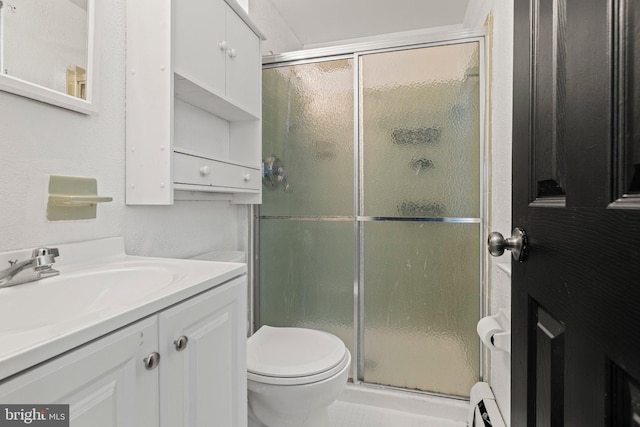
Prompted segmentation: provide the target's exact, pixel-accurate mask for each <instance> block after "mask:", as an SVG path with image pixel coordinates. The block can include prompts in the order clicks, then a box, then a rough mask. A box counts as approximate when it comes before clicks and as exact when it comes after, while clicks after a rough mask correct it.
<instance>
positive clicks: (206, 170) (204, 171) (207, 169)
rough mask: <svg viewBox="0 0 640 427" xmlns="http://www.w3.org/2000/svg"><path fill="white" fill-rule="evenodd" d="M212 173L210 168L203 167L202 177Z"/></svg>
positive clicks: (201, 169)
mask: <svg viewBox="0 0 640 427" xmlns="http://www.w3.org/2000/svg"><path fill="white" fill-rule="evenodd" d="M210 173H211V168H210V167H209V166H202V167H201V168H200V175H202V176H207V175H209V174H210Z"/></svg>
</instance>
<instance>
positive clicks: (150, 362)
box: [142, 351, 160, 371]
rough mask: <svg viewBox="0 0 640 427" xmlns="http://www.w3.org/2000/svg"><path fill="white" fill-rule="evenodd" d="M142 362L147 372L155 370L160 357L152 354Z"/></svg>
mask: <svg viewBox="0 0 640 427" xmlns="http://www.w3.org/2000/svg"><path fill="white" fill-rule="evenodd" d="M142 362H143V363H144V367H145V369H146V370H147V371H150V370H152V369H155V368H156V367H157V366H158V364H159V363H160V355H159V354H158V353H157V352H155V351H154V352H153V353H151V354H150V355H148V356H147V357H145V358H144V359H143V360H142Z"/></svg>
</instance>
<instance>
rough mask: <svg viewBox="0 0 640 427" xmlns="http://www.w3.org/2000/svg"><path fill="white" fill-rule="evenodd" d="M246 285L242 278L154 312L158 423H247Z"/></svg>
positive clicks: (217, 426)
mask: <svg viewBox="0 0 640 427" xmlns="http://www.w3.org/2000/svg"><path fill="white" fill-rule="evenodd" d="M246 287H247V280H246V276H245V277H242V278H238V279H235V280H233V281H231V282H229V283H226V284H224V285H221V286H219V287H217V288H215V289H213V290H211V291H208V292H205V293H204V294H202V295H199V296H197V297H194V298H192V299H190V300H187V301H185V302H183V303H181V304H179V305H177V306H175V307H173V308H171V309H169V310H165V311H163V312H161V313H160V314H159V322H160V324H159V327H160V329H159V330H160V337H159V339H160V349H161V352H162V353H163V357H164V356H165V355H166V358H164V359H163V361H162V363H161V364H160V390H161V391H160V408H161V409H160V411H161V413H160V419H161V426H163V427H183V426H184V427H187V426H188V427H244V426H246V425H247V372H246V369H247V368H246ZM180 337H186V338H187V340H188V341H187V344H186V347H185V348H184V349H182V350H181V351H180V350H178V349H177V348H176V341H177V340H178V339H180Z"/></svg>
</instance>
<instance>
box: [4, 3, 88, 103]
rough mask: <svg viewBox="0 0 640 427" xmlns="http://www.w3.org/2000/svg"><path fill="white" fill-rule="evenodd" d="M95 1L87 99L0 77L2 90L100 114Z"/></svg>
mask: <svg viewBox="0 0 640 427" xmlns="http://www.w3.org/2000/svg"><path fill="white" fill-rule="evenodd" d="M95 6H96V1H95V0H87V19H88V22H87V82H88V83H87V99H86V100H84V99H81V98H76V97H75V96H71V95H67V94H66V93H62V92H58V91H55V90H53V89H49V88H47V87H44V86H40V85H38V84H35V83H31V82H29V81H26V80H22V79H19V78H17V77H13V76H8V75H6V74H1V73H0V90H2V91H5V92H9V93H13V94H15V95H20V96H23V97H25V98H31V99H35V100H36V101H40V102H44V103H47V104H51V105H55V106H58V107H62V108H66V109H67V110H72V111H76V112H78V113H82V114H88V115H89V114H90V115H97V114H98V84H97V82H98V79H99V73H98V70H99V69H100V63H99V49H98V48H97V45H96V34H99V33H98V31H97V28H96V27H97V25H96V18H95V15H96V14H95Z"/></svg>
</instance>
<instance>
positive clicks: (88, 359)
mask: <svg viewBox="0 0 640 427" xmlns="http://www.w3.org/2000/svg"><path fill="white" fill-rule="evenodd" d="M157 331H158V330H157V322H156V320H155V318H153V319H148V320H144V321H141V322H138V323H136V324H134V325H132V326H129V327H127V328H125V329H123V330H121V331H119V332H116V333H113V334H112V335H109V336H106V337H104V338H101V339H100V340H98V341H96V342H94V343H91V344H88V345H86V346H84V347H81V348H79V349H77V350H74V351H72V352H70V353H68V354H66V355H64V356H60V357H58V358H56V359H53V360H52V361H50V362H47V363H44V364H43V365H40V366H38V367H35V368H33V369H31V370H29V371H27V372H25V373H24V374H21V375H19V376H17V377H15V378H13V379H10V380H8V381H6V382H4V383H2V384H0V402H2V403H4V404H9V403H16V404H45V405H46V404H69V405H70V407H69V412H70V414H69V415H70V425H71V427H157V426H158V416H159V410H158V394H157V390H158V371H157V369H156V370H151V371H147V370H146V369H145V367H144V365H143V359H144V358H145V357H146V356H147V355H148V354H149V353H151V352H153V351H157V344H158V342H157V340H158V332H157Z"/></svg>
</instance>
